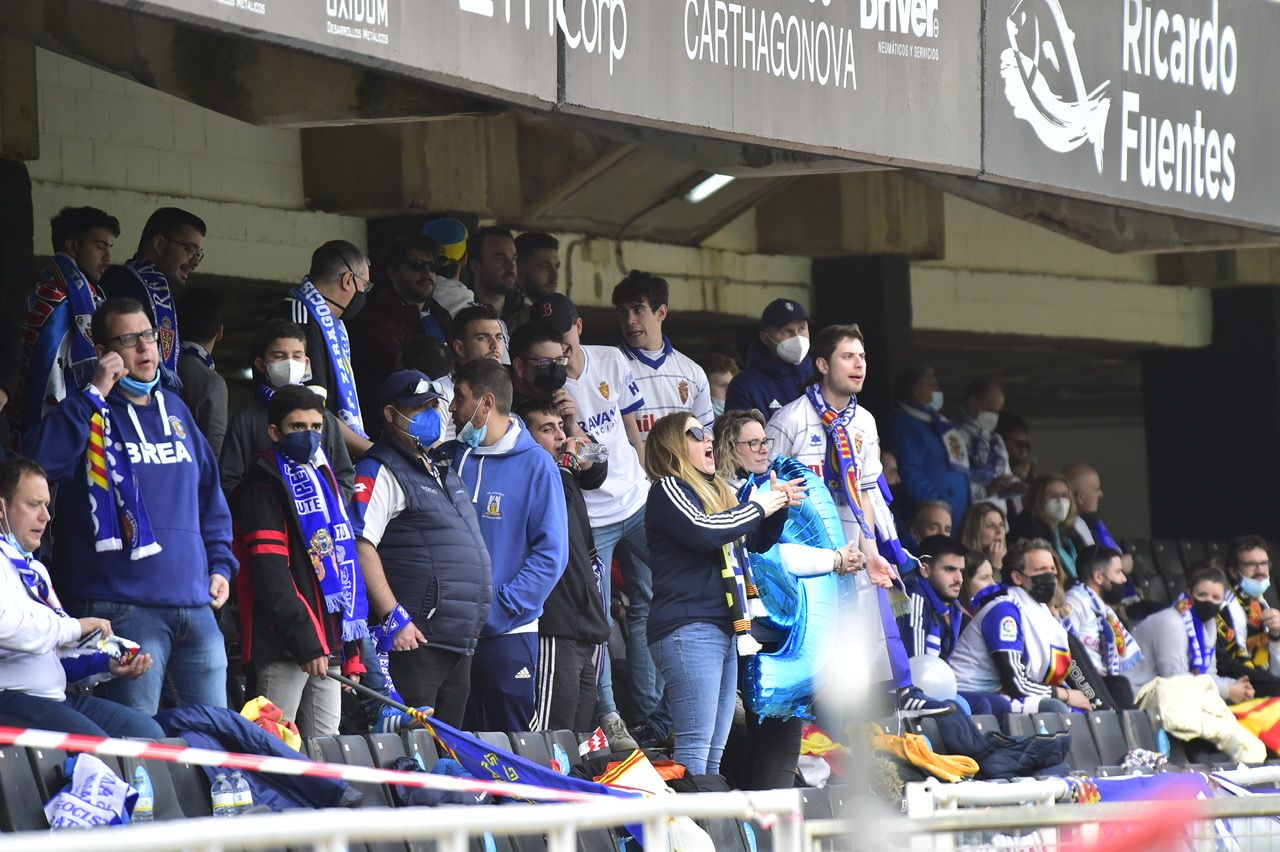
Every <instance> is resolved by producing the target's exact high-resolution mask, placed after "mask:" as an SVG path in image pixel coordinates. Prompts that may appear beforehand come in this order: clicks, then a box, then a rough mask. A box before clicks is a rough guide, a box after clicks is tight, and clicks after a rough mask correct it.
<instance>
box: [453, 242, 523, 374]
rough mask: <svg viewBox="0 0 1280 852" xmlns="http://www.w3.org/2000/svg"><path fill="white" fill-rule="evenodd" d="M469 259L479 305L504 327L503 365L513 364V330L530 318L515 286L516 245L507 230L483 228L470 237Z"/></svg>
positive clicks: (473, 285)
mask: <svg viewBox="0 0 1280 852" xmlns="http://www.w3.org/2000/svg"><path fill="white" fill-rule="evenodd" d="M467 258H468V259H467V266H468V268H470V270H471V289H472V290H473V291H474V292H475V295H476V304H478V305H488V306H489V307H491V308H493V310H494V311H495V312H496V313H497V315H498V320H499V321H500V322H501V324H502V341H503V352H502V363H503V364H510V363H511V360H510V358H508V357H507V343H508V342H509V341H510V340H511V329H512V328H514V327H516V326H517V325H519V324H520V323H522V322H524V321H525V320H527V319H528V318H529V308H528V305H527V304H526V303H525V300H524V294H523V293H522V292H521V291H520V288H519V287H517V286H516V241H515V240H514V239H513V238H512V236H511V232H510V231H508V230H507V229H506V228H497V227H488V228H481V229H480V230H478V231H476V232H475V235H474V236H472V237H471V243H470V246H469V248H468V249H467Z"/></svg>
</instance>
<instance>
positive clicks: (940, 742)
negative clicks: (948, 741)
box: [907, 716, 945, 754]
mask: <svg viewBox="0 0 1280 852" xmlns="http://www.w3.org/2000/svg"><path fill="white" fill-rule="evenodd" d="M907 730H908V731H909V732H910V733H913V734H919V735H920V736H922V737H924V738H925V739H927V740H928V741H929V745H930V747H932V748H933V750H934V752H935V753H938V754H941V753H943V751H944V750H945V746H944V743H945V740H944V739H943V738H942V729H941V728H939V727H938V720H937V719H931V718H929V717H928V716H921V717H920V718H918V719H912V720H910V721H909V722H908V723H907Z"/></svg>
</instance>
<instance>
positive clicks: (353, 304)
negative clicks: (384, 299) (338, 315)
mask: <svg viewBox="0 0 1280 852" xmlns="http://www.w3.org/2000/svg"><path fill="white" fill-rule="evenodd" d="M364 302H365V294H364V292H362V291H360V290H357V291H356V294H355V295H354V296H352V297H351V301H350V302H347V306H346V307H345V308H343V309H342V321H343V322H351V321H352V320H353V319H355V318H356V317H357V316H359V315H360V312H361V311H363V310H364Z"/></svg>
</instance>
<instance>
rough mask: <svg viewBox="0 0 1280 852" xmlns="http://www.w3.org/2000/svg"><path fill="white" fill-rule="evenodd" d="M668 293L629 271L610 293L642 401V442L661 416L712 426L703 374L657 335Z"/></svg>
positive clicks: (654, 280) (660, 281)
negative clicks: (679, 414) (683, 416)
mask: <svg viewBox="0 0 1280 852" xmlns="http://www.w3.org/2000/svg"><path fill="white" fill-rule="evenodd" d="M669 296H670V288H669V287H668V286H667V280H666V279H665V278H659V277H658V276H657V275H652V274H650V273H648V272H640V271H639V270H633V271H632V272H631V273H629V274H628V275H627V277H626V278H623V279H622V281H621V282H619V284H618V286H616V287H614V288H613V305H614V307H615V308H617V309H618V320H619V322H620V323H621V324H622V346H621V349H622V353H623V354H624V355H626V356H627V360H628V361H629V362H630V364H631V369H632V371H633V373H634V375H635V378H636V384H638V385H639V386H640V393H641V395H642V396H643V397H644V403H645V404H644V408H642V409H640V411H639V423H640V435H641V436H642V437H645V438H647V437H648V435H649V430H650V429H651V428H652V427H653V424H654V423H656V422H658V419H659V418H661V417H662V416H663V415H666V414H671V413H672V412H675V411H687V412H689V413H690V414H692V415H693V416H694V417H696V418H698V420H699V421H700V422H701V423H702V425H704V426H710V425H711V423H712V421H713V420H715V414H714V412H713V411H712V410H711V391H710V387H709V384H708V382H707V374H706V372H705V371H704V370H703V369H702V368H701V367H699V366H698V365H697V364H696V363H694V361H693V359H691V358H689V357H687V356H685V355H684V354H682V353H680V352H678V351H676V349H675V347H673V346H672V345H671V341H670V340H669V339H668V338H667V336H666V335H665V334H663V333H662V324H663V322H664V321H665V320H666V318H667V311H668V308H667V300H668V298H669Z"/></svg>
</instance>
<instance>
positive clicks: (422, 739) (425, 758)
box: [400, 728, 440, 772]
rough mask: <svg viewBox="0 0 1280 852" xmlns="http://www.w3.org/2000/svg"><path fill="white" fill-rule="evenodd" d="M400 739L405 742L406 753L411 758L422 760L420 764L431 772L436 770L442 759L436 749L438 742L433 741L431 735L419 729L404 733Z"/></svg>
mask: <svg viewBox="0 0 1280 852" xmlns="http://www.w3.org/2000/svg"><path fill="white" fill-rule="evenodd" d="M400 738H401V739H402V740H404V753H405V754H407V755H409V756H410V757H417V758H420V760H419V762H420V763H421V764H422V766H423V767H424V768H425V769H426V770H427V771H428V772H430V771H431V770H432V769H434V768H435V765H436V761H437V760H439V759H440V755H439V752H438V751H437V749H436V741H435V740H434V739H432V737H431V734H429V733H427V732H426V731H424V730H422V729H420V728H417V729H414V730H411V731H404V732H403V733H401V735H400Z"/></svg>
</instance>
